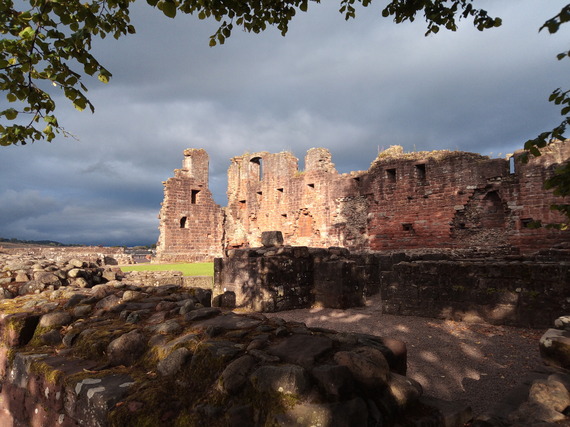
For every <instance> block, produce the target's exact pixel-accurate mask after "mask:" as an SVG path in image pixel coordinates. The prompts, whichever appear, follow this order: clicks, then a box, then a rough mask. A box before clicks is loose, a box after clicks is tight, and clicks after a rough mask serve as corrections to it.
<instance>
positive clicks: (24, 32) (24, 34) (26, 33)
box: [18, 27, 36, 40]
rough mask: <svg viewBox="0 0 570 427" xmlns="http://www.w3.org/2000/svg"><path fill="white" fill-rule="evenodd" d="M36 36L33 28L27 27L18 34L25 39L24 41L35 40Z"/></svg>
mask: <svg viewBox="0 0 570 427" xmlns="http://www.w3.org/2000/svg"><path fill="white" fill-rule="evenodd" d="M35 34H36V33H35V31H34V30H33V29H32V27H26V28H24V29H23V30H22V31H20V32H19V33H18V37H20V38H21V39H24V40H29V39H31V38H33V37H34V35H35Z"/></svg>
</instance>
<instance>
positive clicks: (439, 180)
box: [158, 143, 570, 260]
mask: <svg viewBox="0 0 570 427" xmlns="http://www.w3.org/2000/svg"><path fill="white" fill-rule="evenodd" d="M543 152H544V154H543V156H541V157H539V158H535V159H532V160H531V161H530V162H529V163H528V164H522V163H520V162H518V161H517V162H516V163H515V171H514V173H512V172H511V171H510V169H509V161H508V160H503V159H489V158H488V157H485V156H481V155H478V154H473V153H464V152H451V151H433V152H415V153H403V150H402V148H401V147H391V148H390V149H388V150H386V151H384V152H382V153H380V154H379V156H378V158H377V159H376V160H375V161H374V162H373V163H372V166H371V167H370V169H369V170H368V171H367V172H352V173H350V174H342V175H341V174H339V173H338V172H337V171H336V169H335V167H334V164H333V163H332V161H331V155H330V153H329V151H328V150H326V149H323V148H313V149H311V150H309V151H308V153H307V157H306V159H305V165H306V170H305V171H303V172H300V171H298V166H297V164H298V160H297V158H295V157H294V156H293V155H292V154H291V153H287V152H283V153H277V154H271V153H268V152H258V153H253V154H250V153H248V154H244V155H242V156H238V157H234V158H233V159H232V160H231V165H230V167H229V170H228V207H227V208H226V210H225V213H226V215H225V218H223V215H222V211H221V209H220V208H219V206H217V205H215V203H214V202H213V200H212V198H211V194H210V192H209V190H208V188H207V187H208V184H207V182H208V157H207V154H206V152H205V151H204V150H187V151H186V152H185V160H184V168H183V169H182V170H177V171H176V173H175V177H174V178H171V179H169V180H168V181H167V182H166V183H165V199H164V203H163V207H162V210H161V214H160V218H161V225H160V230H161V237H160V240H159V244H158V258H159V259H160V260H187V259H189V258H192V257H194V258H203V259H207V258H211V257H213V256H220V255H221V253H222V245H223V247H225V248H237V247H248V246H252V247H256V246H260V244H261V240H260V237H261V232H263V231H270V230H280V231H282V232H283V235H284V237H285V242H286V244H289V245H302V246H313V247H329V246H342V247H347V248H350V249H353V250H355V249H356V250H364V249H371V250H388V249H413V248H481V249H483V250H486V249H493V250H496V249H503V250H505V251H511V250H513V249H520V250H521V251H522V252H531V251H535V250H537V249H542V248H549V247H552V246H553V245H555V244H557V243H560V242H567V241H569V240H570V232H568V231H565V232H561V231H557V230H550V229H546V228H544V227H543V228H539V229H530V228H528V227H526V226H525V224H526V222H528V220H530V219H532V220H540V221H542V223H544V224H546V223H550V222H560V221H561V220H562V217H561V216H560V215H559V214H558V213H556V212H553V211H551V210H550V208H549V207H550V205H551V204H552V203H556V202H558V203H560V201H561V199H560V198H556V197H554V196H553V195H552V193H551V192H549V191H545V190H544V189H543V183H544V180H545V179H546V178H547V177H549V176H551V175H552V173H553V170H554V169H555V167H556V166H557V165H559V164H561V163H562V162H564V161H568V159H569V158H570V144H568V143H558V144H553V145H551V146H549V147H548V148H546V149H544V150H543ZM518 156H520V154H517V155H516V156H515V157H518ZM197 190H199V193H198V196H197V200H194V201H195V202H196V203H192V200H193V199H192V197H193V196H192V191H194V192H195V191H197ZM183 217H186V218H187V219H186V221H185V224H184V227H181V226H180V221H181V218H183ZM222 235H224V237H223V238H222Z"/></svg>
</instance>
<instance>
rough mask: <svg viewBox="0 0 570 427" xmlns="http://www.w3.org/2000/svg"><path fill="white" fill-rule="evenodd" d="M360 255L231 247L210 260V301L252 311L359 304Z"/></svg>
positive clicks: (363, 281) (361, 286)
mask: <svg viewBox="0 0 570 427" xmlns="http://www.w3.org/2000/svg"><path fill="white" fill-rule="evenodd" d="M366 261H368V258H367V257H366V256H353V257H351V256H350V253H349V251H348V250H347V249H344V248H329V249H322V248H307V247H306V246H295V247H291V246H285V247H271V248H266V247H264V248H249V249H232V250H229V251H228V256H227V257H224V258H217V259H216V260H215V263H214V270H215V274H214V304H215V305H220V306H224V307H231V308H234V307H238V308H246V309H251V310H256V311H270V312H271V311H283V310H292V309H296V308H309V307H312V306H314V305H316V306H321V307H329V308H343V309H344V308H349V307H356V306H361V305H363V304H364V293H365V290H364V288H365V284H366V281H367V280H370V281H373V278H371V277H370V275H369V274H368V275H367V274H365V272H367V271H369V270H370V268H367V267H368V265H367V263H366Z"/></svg>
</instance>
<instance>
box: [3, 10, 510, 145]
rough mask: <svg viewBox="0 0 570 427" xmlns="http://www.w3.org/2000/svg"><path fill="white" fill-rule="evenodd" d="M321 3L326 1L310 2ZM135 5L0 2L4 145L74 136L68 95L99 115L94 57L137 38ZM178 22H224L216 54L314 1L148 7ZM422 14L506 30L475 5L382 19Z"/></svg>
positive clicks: (435, 25) (100, 72)
mask: <svg viewBox="0 0 570 427" xmlns="http://www.w3.org/2000/svg"><path fill="white" fill-rule="evenodd" d="M311 1H312V2H313V3H319V2H320V0H311ZM133 2H134V0H86V1H83V2H81V1H79V0H17V1H16V2H14V1H13V0H0V32H1V34H2V38H1V39H0V91H2V92H3V93H5V95H6V98H7V100H8V101H9V103H11V104H13V106H11V107H10V108H7V109H5V110H4V111H0V117H1V118H2V119H3V121H6V122H8V123H9V124H0V145H11V144H22V145H24V144H26V143H29V142H34V141H37V140H42V139H45V140H47V141H52V140H53V139H54V138H55V136H56V134H57V133H63V134H64V135H70V134H69V133H68V132H66V131H65V129H64V128H63V127H61V125H60V123H59V121H58V119H57V117H56V115H55V114H54V111H55V108H56V103H55V101H54V98H55V96H56V95H59V94H61V93H63V95H64V96H65V97H66V98H67V99H69V100H70V101H71V103H72V104H73V106H74V107H75V108H77V109H78V110H84V109H89V110H90V111H91V112H94V110H95V107H94V106H93V104H92V103H91V102H90V101H89V99H88V98H87V95H86V93H87V87H86V86H85V85H84V84H83V82H82V78H83V77H85V76H86V75H88V76H97V78H98V79H99V80H100V81H101V82H103V83H107V82H109V79H110V78H111V72H110V71H109V70H107V69H106V68H105V67H104V66H103V65H102V64H100V63H99V61H98V60H97V58H95V57H94V56H93V55H92V54H91V52H90V51H91V44H92V41H93V38H94V37H101V38H105V37H106V36H108V35H111V36H113V37H114V38H116V39H118V38H119V37H121V36H124V35H127V34H132V33H134V32H135V28H134V27H133V26H132V25H131V24H130V18H129V10H130V7H131V6H132V3H133ZM147 3H148V4H149V5H150V6H152V7H155V8H157V9H158V10H160V11H162V13H163V14H164V15H166V16H167V17H170V18H174V17H175V16H176V14H177V13H178V12H180V13H185V14H193V15H196V16H197V17H198V18H199V19H207V18H214V19H215V20H216V21H218V22H220V26H219V28H218V30H217V31H216V32H215V34H213V35H212V36H211V38H210V46H215V45H216V44H223V43H224V42H225V41H226V39H227V38H228V37H230V36H231V34H232V31H233V29H234V28H235V27H241V28H242V29H243V30H245V31H248V32H254V33H259V32H261V31H264V30H265V29H266V28H267V27H268V26H275V27H277V29H278V30H279V31H281V34H283V35H285V34H286V33H287V30H288V25H289V22H290V21H291V20H292V19H293V17H294V16H295V15H296V13H297V12H298V11H301V12H307V11H308V6H309V0H282V1H274V0H225V1H203V0H147ZM357 3H359V4H360V5H362V6H364V7H366V6H368V5H370V3H371V0H341V1H340V12H341V13H342V14H344V16H345V18H346V19H350V18H354V17H355V16H356V9H355V5H356V4H357ZM420 14H423V16H424V18H425V20H426V22H427V28H428V29H427V33H426V34H430V33H437V32H438V31H439V29H440V27H443V28H446V29H449V30H452V31H455V30H456V29H457V21H458V20H459V19H464V18H472V19H473V23H474V25H475V26H476V27H477V28H478V29H480V30H483V29H485V28H491V27H495V26H498V25H500V24H501V20H500V19H499V18H491V17H489V16H488V15H487V12H486V11H484V10H482V9H477V8H475V7H473V0H452V1H449V0H447V1H446V0H414V1H408V0H392V1H390V2H389V3H388V5H387V6H386V7H385V8H384V10H383V11H382V15H383V16H386V17H389V16H392V17H393V19H394V20H395V21H396V22H403V21H414V19H416V16H417V15H420Z"/></svg>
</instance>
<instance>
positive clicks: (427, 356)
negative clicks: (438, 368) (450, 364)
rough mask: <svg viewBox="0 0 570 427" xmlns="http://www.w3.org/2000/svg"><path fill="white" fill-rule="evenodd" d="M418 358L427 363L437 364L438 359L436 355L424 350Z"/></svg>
mask: <svg viewBox="0 0 570 427" xmlns="http://www.w3.org/2000/svg"><path fill="white" fill-rule="evenodd" d="M420 357H421V358H422V359H424V360H425V361H427V362H438V361H439V357H437V355H436V354H434V353H433V352H432V351H425V350H424V351H421V352H420Z"/></svg>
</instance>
